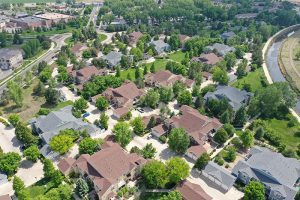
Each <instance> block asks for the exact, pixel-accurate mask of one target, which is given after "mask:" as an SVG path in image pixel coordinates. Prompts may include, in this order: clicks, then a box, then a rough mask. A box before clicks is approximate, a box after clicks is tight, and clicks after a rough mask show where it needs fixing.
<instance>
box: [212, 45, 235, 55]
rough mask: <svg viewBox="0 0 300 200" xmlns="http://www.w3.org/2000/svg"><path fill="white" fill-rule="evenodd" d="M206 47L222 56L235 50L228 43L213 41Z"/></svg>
mask: <svg viewBox="0 0 300 200" xmlns="http://www.w3.org/2000/svg"><path fill="white" fill-rule="evenodd" d="M206 48H208V49H210V50H214V49H215V50H216V51H217V52H218V53H219V54H221V55H222V56H225V55H226V54H228V53H230V52H234V51H235V48H234V47H230V46H228V45H225V44H220V43H215V44H213V45H212V46H207V47H206Z"/></svg>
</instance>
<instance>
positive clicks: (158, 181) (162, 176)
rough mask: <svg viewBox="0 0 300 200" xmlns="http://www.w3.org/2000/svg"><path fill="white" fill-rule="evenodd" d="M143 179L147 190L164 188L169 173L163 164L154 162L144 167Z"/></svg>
mask: <svg viewBox="0 0 300 200" xmlns="http://www.w3.org/2000/svg"><path fill="white" fill-rule="evenodd" d="M142 177H143V180H144V183H145V185H146V187H147V188H151V189H155V188H164V187H165V184H166V183H167V181H168V172H167V168H166V166H165V164H164V163H163V162H160V161H157V160H152V161H150V162H148V163H147V164H146V165H144V167H143V169H142Z"/></svg>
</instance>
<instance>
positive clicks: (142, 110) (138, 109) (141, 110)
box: [136, 108, 145, 113]
mask: <svg viewBox="0 0 300 200" xmlns="http://www.w3.org/2000/svg"><path fill="white" fill-rule="evenodd" d="M136 110H137V111H139V112H140V113H144V112H145V110H144V109H143V108H137V109H136Z"/></svg>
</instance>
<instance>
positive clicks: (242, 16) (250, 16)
mask: <svg viewBox="0 0 300 200" xmlns="http://www.w3.org/2000/svg"><path fill="white" fill-rule="evenodd" d="M257 15H258V13H244V14H237V15H236V16H235V18H237V19H255V18H256V17H257Z"/></svg>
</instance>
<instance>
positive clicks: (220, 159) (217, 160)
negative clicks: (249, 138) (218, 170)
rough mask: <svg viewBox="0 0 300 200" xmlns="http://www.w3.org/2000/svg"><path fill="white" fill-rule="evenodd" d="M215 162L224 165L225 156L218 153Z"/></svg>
mask: <svg viewBox="0 0 300 200" xmlns="http://www.w3.org/2000/svg"><path fill="white" fill-rule="evenodd" d="M214 162H215V163H217V164H218V165H220V166H223V165H224V160H223V158H222V157H221V156H219V155H217V156H216V157H215V160H214Z"/></svg>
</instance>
